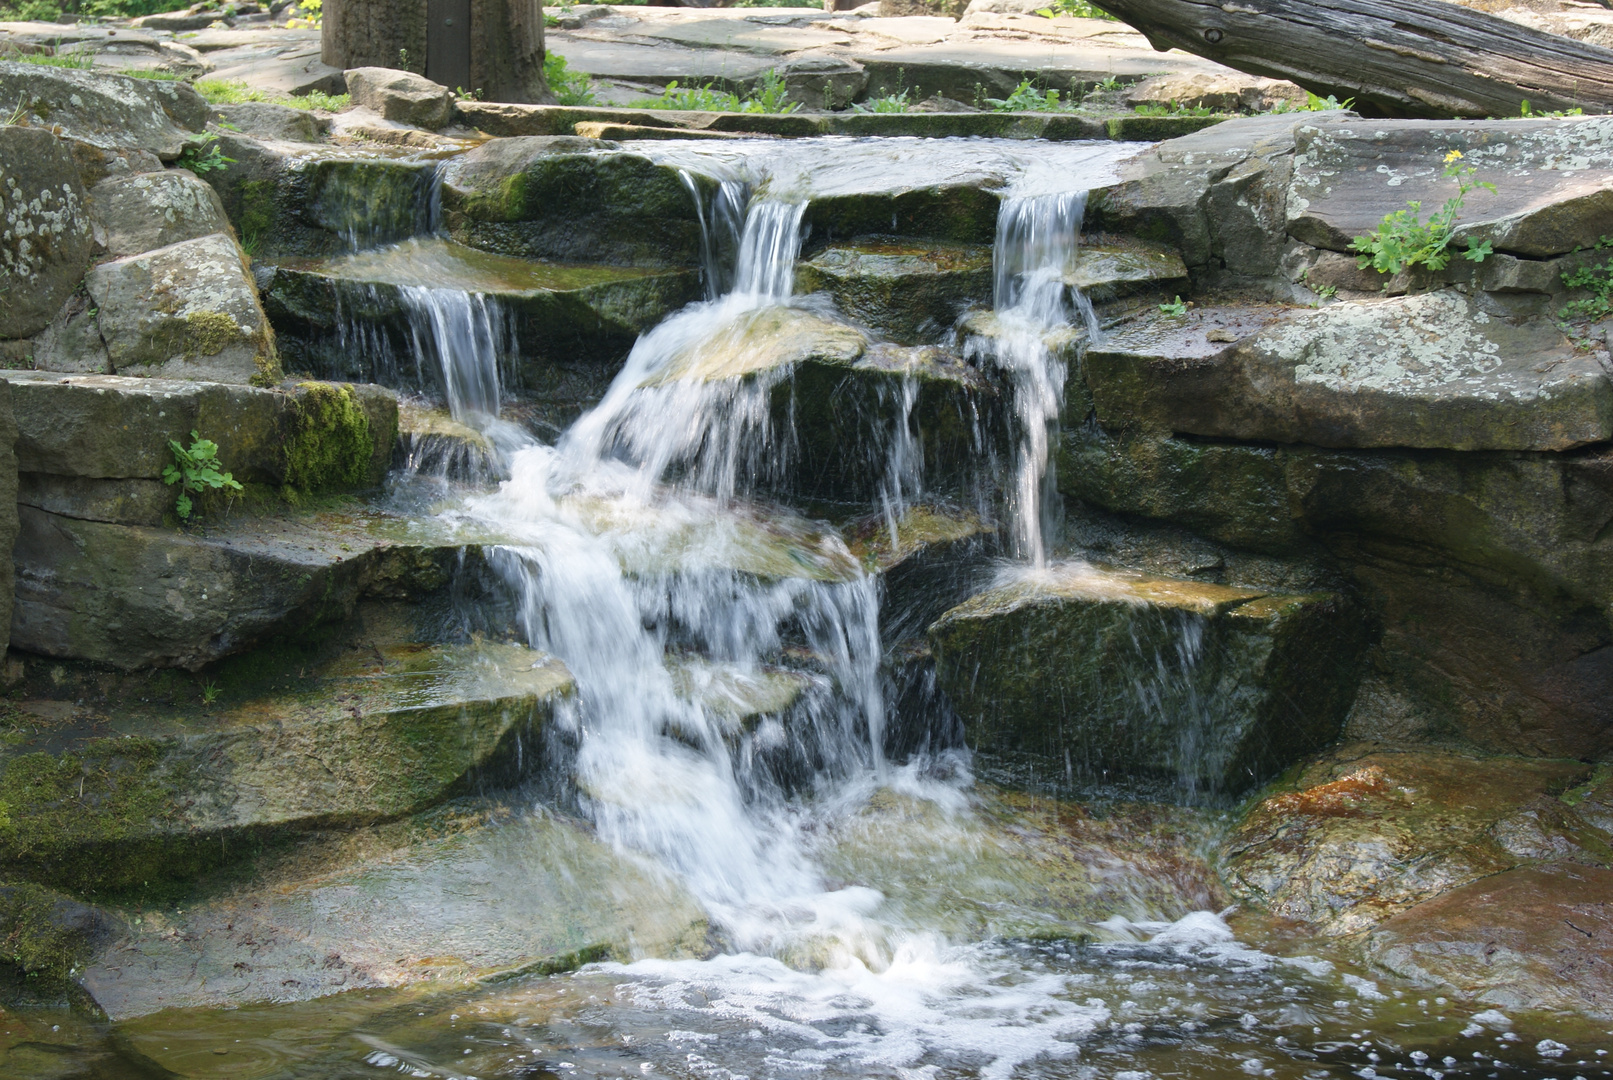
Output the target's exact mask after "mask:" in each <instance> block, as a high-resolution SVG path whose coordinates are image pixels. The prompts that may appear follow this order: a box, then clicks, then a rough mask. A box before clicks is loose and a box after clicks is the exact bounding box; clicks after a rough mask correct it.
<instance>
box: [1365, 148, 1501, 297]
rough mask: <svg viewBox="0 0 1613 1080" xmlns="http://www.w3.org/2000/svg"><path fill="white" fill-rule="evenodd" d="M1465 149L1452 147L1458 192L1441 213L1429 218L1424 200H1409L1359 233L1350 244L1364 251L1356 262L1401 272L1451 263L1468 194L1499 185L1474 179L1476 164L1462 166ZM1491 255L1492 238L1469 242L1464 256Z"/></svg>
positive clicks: (1449, 159) (1451, 170)
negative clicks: (1423, 213) (1458, 218)
mask: <svg viewBox="0 0 1613 1080" xmlns="http://www.w3.org/2000/svg"><path fill="white" fill-rule="evenodd" d="M1461 161H1462V152H1461V151H1460V150H1452V151H1451V152H1450V153H1448V154H1446V155H1445V177H1446V178H1447V179H1450V180H1455V181H1456V194H1455V195H1452V196H1451V197H1450V198H1449V199H1446V200H1445V205H1444V206H1442V207H1440V209H1439V211H1438V213H1436V214H1434V215H1433V216H1432V217H1430V218H1429V219H1428V220H1427V221H1424V220H1422V218H1421V217H1420V216H1419V213H1420V211H1421V210H1422V208H1423V204H1422V203H1420V202H1411V201H1408V202H1407V203H1406V209H1405V210H1396V211H1395V212H1394V213H1392V214H1386V215H1385V216H1384V219H1383V220H1382V221H1380V222H1378V227H1377V229H1375V230H1373V231H1372V232H1370V233H1366V234H1365V235H1363V236H1357V237H1356V238H1355V239H1354V240H1353V241H1351V243H1350V247H1351V248H1352V249H1353V250H1355V251H1357V252H1360V255H1359V257H1358V258H1357V259H1356V264H1357V265H1358V266H1359V267H1360V268H1361V269H1363V270H1365V269H1366V268H1367V267H1369V266H1370V267H1372V268H1373V269H1374V270H1376V271H1378V272H1379V273H1380V274H1398V273H1400V271H1402V270H1404V269H1406V268H1407V267H1408V266H1426V267H1428V269H1430V270H1443V269H1445V267H1446V266H1448V265H1449V264H1450V261H1451V254H1450V251H1449V248H1450V243H1451V233H1452V230H1453V227H1454V226H1455V224H1456V216H1457V215H1458V214H1459V213H1461V211H1462V204H1463V203H1464V202H1466V201H1467V193H1468V192H1470V191H1472V190H1473V189H1474V188H1484V189H1485V190H1487V191H1494V190H1495V185H1494V184H1491V183H1488V182H1486V181H1483V180H1474V179H1473V171H1474V170H1473V167H1472V166H1471V165H1462V164H1461ZM1490 254H1491V248H1490V242H1489V241H1488V240H1486V241H1484V242H1483V243H1481V244H1475V243H1473V241H1472V240H1469V241H1468V242H1467V250H1466V251H1464V252H1463V253H1462V258H1464V259H1469V260H1471V261H1473V262H1483V261H1484V260H1485V258H1486V257H1488V256H1489V255H1490Z"/></svg>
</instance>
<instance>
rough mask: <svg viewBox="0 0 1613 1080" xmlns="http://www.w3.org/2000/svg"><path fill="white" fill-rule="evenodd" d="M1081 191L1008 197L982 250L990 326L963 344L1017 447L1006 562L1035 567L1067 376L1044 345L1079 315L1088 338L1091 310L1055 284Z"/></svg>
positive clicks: (1076, 236)
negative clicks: (997, 396) (987, 333)
mask: <svg viewBox="0 0 1613 1080" xmlns="http://www.w3.org/2000/svg"><path fill="white" fill-rule="evenodd" d="M1086 204H1087V193H1086V192H1085V191H1064V192H1059V193H1055V194H1036V195H1014V194H1010V195H1009V197H1008V198H1006V199H1004V200H1003V203H1002V208H1001V209H1000V210H999V211H998V213H997V237H996V244H995V247H994V248H993V251H992V264H993V265H992V269H993V274H994V281H993V297H992V299H993V304H994V306H995V308H996V326H995V327H994V331H995V332H994V333H993V335H992V336H991V337H976V338H972V339H970V341H969V342H968V345H967V347H966V351H967V352H968V354H969V355H970V356H971V357H973V358H976V359H985V360H989V361H990V362H992V363H994V364H996V365H997V367H999V368H1000V369H1002V370H1003V371H1004V372H1005V373H1006V374H1007V376H1008V378H1009V381H1010V384H1011V387H1012V402H1013V410H1014V422H1015V429H1016V436H1017V442H1018V446H1017V448H1016V454H1015V462H1014V470H1013V478H1012V480H1011V483H1010V486H1009V489H1008V492H1007V499H1006V503H1007V510H1008V521H1009V528H1010V537H1011V540H1012V545H1013V553H1014V555H1015V557H1017V558H1020V559H1023V560H1026V561H1028V562H1029V563H1031V564H1032V565H1033V566H1045V565H1046V563H1047V549H1048V546H1049V541H1050V539H1051V536H1052V533H1053V531H1054V524H1055V520H1056V519H1055V518H1054V515H1053V510H1052V508H1054V507H1056V506H1057V500H1058V491H1057V488H1056V486H1055V483H1054V476H1053V471H1052V469H1051V467H1050V465H1051V454H1050V451H1051V447H1052V441H1053V439H1054V438H1055V437H1056V434H1057V431H1058V422H1059V414H1060V412H1061V411H1062V409H1063V405H1064V383H1065V379H1066V377H1067V376H1068V374H1069V373H1068V372H1067V371H1066V370H1065V363H1064V360H1063V359H1062V358H1061V357H1059V356H1058V355H1057V354H1056V353H1055V352H1054V351H1053V350H1052V349H1051V348H1049V347H1048V343H1047V341H1048V337H1049V335H1050V334H1052V333H1053V332H1054V331H1057V330H1059V329H1061V328H1063V327H1065V326H1068V325H1069V324H1070V322H1071V320H1072V318H1073V317H1076V316H1079V317H1080V318H1081V320H1082V323H1083V325H1084V327H1085V329H1086V331H1087V333H1088V336H1089V338H1090V337H1091V336H1092V335H1095V334H1096V332H1097V319H1096V317H1095V316H1094V315H1093V312H1092V305H1091V303H1090V302H1089V301H1088V300H1087V298H1086V297H1085V296H1083V295H1082V294H1081V292H1080V291H1079V290H1078V289H1076V288H1075V287H1074V286H1068V285H1066V284H1065V276H1066V274H1067V273H1068V272H1069V270H1070V268H1071V266H1072V265H1073V263H1074V261H1075V256H1076V251H1077V249H1078V246H1079V243H1080V235H1081V220H1082V218H1083V217H1084V216H1085V213H1086Z"/></svg>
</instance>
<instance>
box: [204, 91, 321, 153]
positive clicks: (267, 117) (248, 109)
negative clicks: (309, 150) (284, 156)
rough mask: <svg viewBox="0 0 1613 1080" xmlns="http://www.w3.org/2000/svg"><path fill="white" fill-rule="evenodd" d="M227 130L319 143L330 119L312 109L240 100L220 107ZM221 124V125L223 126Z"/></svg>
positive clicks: (253, 136) (282, 139) (263, 136)
mask: <svg viewBox="0 0 1613 1080" xmlns="http://www.w3.org/2000/svg"><path fill="white" fill-rule="evenodd" d="M218 115H219V117H220V119H221V120H222V121H223V125H228V126H227V127H225V130H226V131H231V130H233V131H236V132H239V133H240V134H242V135H246V136H248V137H250V138H253V139H268V140H278V141H280V142H294V143H314V142H319V141H320V140H321V139H322V138H324V137H325V136H326V135H327V134H329V132H330V120H329V119H327V118H325V117H322V116H317V115H315V114H314V113H313V112H312V111H311V110H309V109H298V108H294V107H293V106H290V105H276V104H274V103H273V102H270V101H239V102H235V103H233V104H228V105H220V106H218ZM223 125H221V126H223Z"/></svg>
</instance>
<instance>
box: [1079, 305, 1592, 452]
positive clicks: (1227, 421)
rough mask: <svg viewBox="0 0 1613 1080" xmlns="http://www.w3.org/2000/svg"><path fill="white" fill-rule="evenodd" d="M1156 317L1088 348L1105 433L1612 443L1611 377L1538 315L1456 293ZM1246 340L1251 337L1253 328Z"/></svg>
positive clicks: (1361, 442) (1482, 446)
mask: <svg viewBox="0 0 1613 1080" xmlns="http://www.w3.org/2000/svg"><path fill="white" fill-rule="evenodd" d="M1265 315H1266V317H1267V318H1268V319H1269V320H1270V321H1269V322H1267V323H1266V324H1265V325H1264V326H1260V327H1258V328H1256V327H1251V326H1250V324H1249V321H1248V320H1247V317H1246V316H1244V315H1243V314H1242V313H1237V312H1235V313H1232V314H1231V315H1230V317H1228V316H1223V315H1222V313H1219V312H1217V311H1215V310H1209V311H1198V312H1194V313H1191V314H1190V315H1188V316H1186V317H1184V318H1182V319H1180V320H1179V321H1174V322H1173V321H1172V320H1167V319H1162V318H1160V317H1158V316H1154V315H1151V316H1150V317H1148V318H1147V319H1145V320H1139V321H1138V322H1137V323H1136V324H1135V325H1134V326H1132V327H1128V328H1122V329H1119V330H1117V331H1114V332H1112V333H1110V334H1109V335H1107V336H1106V337H1105V339H1104V340H1102V341H1100V342H1099V343H1097V344H1096V345H1094V346H1093V348H1092V349H1091V350H1090V351H1089V352H1088V354H1087V358H1086V371H1087V380H1088V383H1089V385H1090V387H1091V389H1092V395H1093V399H1094V401H1095V403H1096V406H1097V410H1098V418H1099V420H1101V421H1102V422H1103V423H1105V424H1107V425H1119V424H1124V423H1126V422H1128V421H1142V422H1144V423H1147V424H1149V425H1151V426H1154V427H1157V428H1162V429H1165V430H1169V431H1172V432H1175V433H1178V434H1190V435H1204V436H1215V437H1224V438H1233V439H1251V440H1261V441H1268V442H1279V443H1309V444H1312V445H1315V446H1325V447H1390V446H1399V447H1414V448H1428V449H1451V450H1566V449H1571V448H1573V447H1576V446H1582V445H1585V444H1587V443H1594V442H1600V441H1603V440H1605V439H1607V438H1609V437H1610V436H1613V384H1610V383H1609V381H1608V378H1607V376H1606V374H1605V373H1604V372H1603V371H1602V369H1601V367H1600V365H1598V364H1597V362H1596V360H1595V359H1594V358H1593V357H1591V356H1589V355H1585V354H1581V353H1578V352H1576V351H1575V350H1574V349H1573V347H1572V346H1571V345H1570V344H1569V342H1568V341H1567V339H1566V338H1564V337H1563V334H1562V332H1561V330H1559V329H1558V328H1557V326H1556V325H1555V323H1553V322H1552V321H1551V320H1548V319H1526V320H1511V319H1506V318H1503V317H1501V316H1498V315H1492V314H1488V313H1487V312H1486V311H1484V310H1483V308H1482V307H1480V306H1479V304H1478V302H1477V301H1475V300H1474V299H1473V298H1471V297H1469V296H1466V295H1464V294H1462V293H1459V292H1456V291H1454V290H1444V291H1440V292H1433V293H1423V294H1418V295H1414V296H1403V297H1395V298H1392V299H1388V300H1359V301H1349V302H1345V303H1338V304H1332V305H1329V306H1327V307H1324V308H1321V309H1319V310H1303V311H1297V312H1294V311H1291V312H1288V313H1281V312H1278V311H1276V310H1267V311H1266V312H1265ZM1251 331H1252V332H1251Z"/></svg>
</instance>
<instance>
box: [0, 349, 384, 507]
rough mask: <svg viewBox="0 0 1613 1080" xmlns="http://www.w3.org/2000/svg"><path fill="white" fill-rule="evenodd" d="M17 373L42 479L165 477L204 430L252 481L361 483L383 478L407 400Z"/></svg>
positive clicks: (24, 448)
mask: <svg viewBox="0 0 1613 1080" xmlns="http://www.w3.org/2000/svg"><path fill="white" fill-rule="evenodd" d="M5 378H6V379H7V380H8V381H9V383H10V385H11V388H12V393H13V394H14V395H15V398H16V400H17V402H18V410H17V415H18V417H19V425H18V426H19V435H18V439H17V453H18V461H19V468H20V469H21V471H22V472H24V473H33V474H39V475H41V476H57V477H72V478H85V479H96V480H150V481H155V480H160V479H162V471H163V468H164V467H165V466H167V465H169V464H171V463H172V460H173V458H172V455H171V454H170V452H169V449H168V441H169V440H170V439H173V440H184V441H186V442H188V441H189V435H190V433H191V432H192V431H200V432H202V434H203V436H204V437H206V438H208V439H211V440H213V441H214V442H216V443H217V444H218V447H219V450H218V454H219V460H220V461H221V462H222V463H223V466H224V468H225V469H227V470H229V471H231V472H232V473H233V474H234V475H235V478H236V479H237V480H240V481H242V482H243V483H256V484H266V485H271V486H273V487H277V488H278V487H281V486H283V485H285V484H291V485H293V486H297V487H303V488H305V489H306V490H309V491H341V490H353V489H359V488H366V487H373V486H375V485H377V484H379V483H380V482H381V479H382V477H383V476H384V475H385V473H386V470H387V468H388V466H389V464H390V462H391V459H392V450H393V445H394V442H395V440H396V436H397V428H398V406H397V397H396V395H395V394H394V393H393V392H392V391H390V390H386V389H383V388H382V387H379V386H333V385H331V384H326V383H301V384H298V385H297V386H294V387H283V388H280V389H276V390H260V389H257V388H255V387H251V386H242V385H240V384H235V383H199V382H183V381H174V380H168V379H136V378H123V377H119V376H115V375H113V376H107V375H100V376H95V375H85V376H70V377H65V378H64V377H63V376H60V375H56V374H52V373H47V372H41V371H15V372H7V373H6V374H5ZM332 406H334V407H332ZM293 459H297V460H314V459H317V460H321V461H323V462H324V463H325V465H326V467H327V468H328V470H329V472H328V474H327V475H322V476H309V475H306V473H305V472H299V469H298V468H297V467H296V466H294V465H293ZM78 490H87V489H78ZM172 495H173V491H172V489H170V504H171V502H172ZM52 509H55V508H52ZM61 512H64V513H68V514H69V516H72V514H73V513H74V512H72V511H68V510H66V509H63V510H62V511H61ZM88 516H91V517H93V516H94V515H88Z"/></svg>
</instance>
